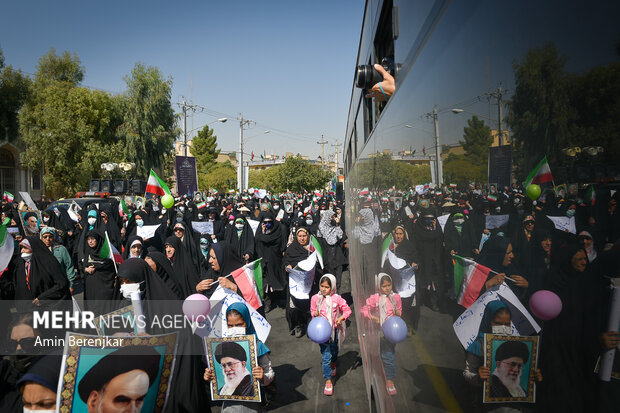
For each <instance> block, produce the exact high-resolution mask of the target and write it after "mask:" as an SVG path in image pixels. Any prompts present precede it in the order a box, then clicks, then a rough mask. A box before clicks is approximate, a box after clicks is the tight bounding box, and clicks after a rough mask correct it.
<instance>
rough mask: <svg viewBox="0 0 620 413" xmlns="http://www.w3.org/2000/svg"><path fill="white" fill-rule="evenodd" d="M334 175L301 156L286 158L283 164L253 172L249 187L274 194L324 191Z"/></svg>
mask: <svg viewBox="0 0 620 413" xmlns="http://www.w3.org/2000/svg"><path fill="white" fill-rule="evenodd" d="M332 175H333V173H332V172H331V171H330V170H328V169H323V168H321V167H319V166H317V165H313V164H312V163H311V162H310V161H307V160H305V159H303V158H302V157H301V155H299V154H298V155H296V156H292V157H289V158H286V161H284V163H283V164H281V165H278V166H272V167H271V168H267V169H265V170H263V171H260V172H257V171H252V172H251V173H250V177H249V186H250V187H258V188H264V189H267V190H270V191H273V192H285V191H286V190H287V189H288V190H290V191H293V192H299V191H303V190H304V189H305V190H307V191H312V190H315V189H322V188H324V187H325V185H326V184H327V182H329V180H330V179H331V178H332Z"/></svg>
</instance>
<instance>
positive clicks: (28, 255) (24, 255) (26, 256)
mask: <svg viewBox="0 0 620 413" xmlns="http://www.w3.org/2000/svg"><path fill="white" fill-rule="evenodd" d="M22 258H23V259H24V261H26V262H28V261H30V259H31V258H32V252H22Z"/></svg>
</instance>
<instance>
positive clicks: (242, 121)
mask: <svg viewBox="0 0 620 413" xmlns="http://www.w3.org/2000/svg"><path fill="white" fill-rule="evenodd" d="M250 123H252V121H251V120H247V119H243V115H242V114H241V113H240V114H239V165H238V168H239V169H238V170H239V192H243V190H244V189H245V182H244V181H245V170H244V168H243V128H246V129H247V127H249V125H250Z"/></svg>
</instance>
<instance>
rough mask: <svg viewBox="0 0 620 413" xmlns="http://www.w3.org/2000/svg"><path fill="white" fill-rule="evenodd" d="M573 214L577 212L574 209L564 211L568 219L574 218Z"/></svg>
mask: <svg viewBox="0 0 620 413" xmlns="http://www.w3.org/2000/svg"><path fill="white" fill-rule="evenodd" d="M575 212H577V211H576V210H574V209H567V210H566V216H567V217H569V218H570V217H574V216H575Z"/></svg>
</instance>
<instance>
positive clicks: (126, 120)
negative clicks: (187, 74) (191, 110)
mask: <svg viewBox="0 0 620 413" xmlns="http://www.w3.org/2000/svg"><path fill="white" fill-rule="evenodd" d="M125 82H126V83H127V91H126V92H125V94H124V95H123V100H122V113H123V124H122V125H121V127H120V129H119V132H120V134H121V136H122V137H123V138H124V140H125V144H126V157H127V160H129V161H131V162H135V164H136V173H137V175H138V176H148V174H149V170H150V169H151V168H157V169H159V168H161V167H162V166H163V163H164V155H165V154H166V153H168V152H169V151H170V149H171V148H172V145H173V144H174V139H175V136H177V135H178V133H179V131H178V129H177V128H176V120H177V116H176V115H175V113H174V110H173V109H172V104H171V102H170V97H171V95H172V79H171V78H168V79H164V77H163V75H162V73H161V72H160V71H159V69H157V68H156V67H152V66H148V67H147V66H145V65H143V64H141V63H137V64H136V65H135V66H134V68H133V69H132V71H131V74H130V75H129V76H126V77H125Z"/></svg>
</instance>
